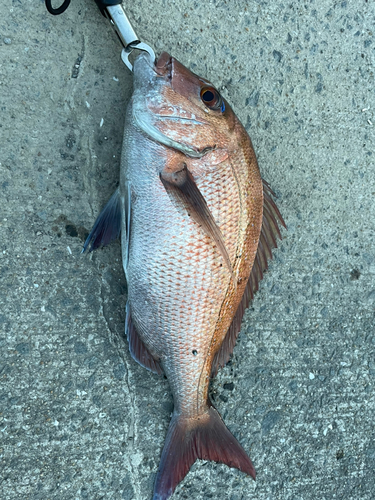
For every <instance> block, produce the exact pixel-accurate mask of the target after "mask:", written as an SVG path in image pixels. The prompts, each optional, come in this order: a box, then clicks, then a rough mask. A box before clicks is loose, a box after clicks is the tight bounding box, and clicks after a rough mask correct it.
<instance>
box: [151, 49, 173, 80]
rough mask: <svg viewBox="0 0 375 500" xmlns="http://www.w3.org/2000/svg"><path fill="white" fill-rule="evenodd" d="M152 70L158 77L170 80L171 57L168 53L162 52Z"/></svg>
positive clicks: (171, 69)
mask: <svg viewBox="0 0 375 500" xmlns="http://www.w3.org/2000/svg"><path fill="white" fill-rule="evenodd" d="M153 70H154V71H155V73H156V74H157V75H159V76H163V77H167V79H168V80H172V72H173V57H172V56H171V55H169V54H168V52H162V53H161V54H160V56H159V57H158V59H157V61H155V64H154V66H153Z"/></svg>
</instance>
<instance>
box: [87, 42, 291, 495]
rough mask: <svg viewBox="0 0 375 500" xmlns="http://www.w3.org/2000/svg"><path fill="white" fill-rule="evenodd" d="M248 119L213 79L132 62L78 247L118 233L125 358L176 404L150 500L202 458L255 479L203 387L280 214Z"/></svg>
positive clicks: (231, 333) (273, 241)
mask: <svg viewBox="0 0 375 500" xmlns="http://www.w3.org/2000/svg"><path fill="white" fill-rule="evenodd" d="M273 198H274V193H273V191H272V190H271V187H270V186H269V184H268V183H267V182H266V181H264V180H262V177H261V174H260V171H259V167H258V163H257V159H256V155H255V152H254V149H253V146H252V143H251V140H250V137H249V135H248V133H247V132H246V130H245V128H244V127H243V125H242V124H241V122H240V121H239V119H238V118H237V117H236V115H235V114H234V112H233V111H232V109H231V107H230V105H229V103H228V102H227V100H226V99H225V98H224V97H223V96H222V95H221V94H220V92H219V90H218V89H217V88H216V87H215V86H214V85H213V84H212V83H211V82H209V81H208V80H206V79H204V78H201V77H199V76H198V75H196V74H194V73H192V72H191V71H190V70H189V69H187V68H186V67H185V66H184V65H183V64H181V63H180V62H179V61H178V60H177V59H175V58H174V57H172V56H171V55H169V54H168V53H167V52H163V53H162V54H161V55H160V56H159V58H158V59H157V61H156V62H152V61H151V60H150V58H149V56H148V55H147V54H141V55H139V56H138V57H137V58H136V60H135V62H134V89H133V94H132V97H131V99H130V102H129V104H128V107H127V110H126V117H125V132H124V140H123V149H122V158H121V169H120V182H119V186H118V188H117V189H116V191H115V193H114V194H113V195H112V197H111V198H110V200H109V201H108V203H107V205H106V206H105V207H104V209H103V210H102V212H101V213H100V215H99V217H98V218H97V220H96V222H95V224H94V226H93V229H92V231H91V233H90V234H89V236H88V238H87V240H86V242H85V244H84V248H83V251H86V250H89V251H92V250H95V249H97V248H100V247H103V246H105V245H107V244H108V243H110V242H111V241H112V240H114V239H116V238H117V237H119V236H120V235H121V247H122V260H123V268H124V272H125V276H126V280H127V284H128V300H127V305H126V319H125V331H126V336H127V339H128V342H129V349H130V353H131V355H132V357H133V358H134V359H135V360H136V361H137V362H138V363H139V364H140V365H142V366H143V367H145V368H146V369H148V370H150V371H152V372H154V373H157V374H165V376H166V377H167V379H168V382H169V385H170V389H171V392H172V394H173V401H174V410H173V414H172V417H171V422H170V425H169V429H168V432H167V436H166V439H165V444H164V448H163V451H162V455H161V460H160V465H159V470H158V473H157V476H156V481H155V486H154V493H153V497H152V498H153V500H166V499H168V498H169V497H170V496H171V495H172V494H173V492H174V490H175V488H176V486H177V485H178V484H179V483H180V482H181V481H182V479H183V478H184V477H185V476H186V474H187V473H188V471H189V469H190V468H191V466H192V464H193V463H194V462H195V461H196V460H197V459H202V460H211V461H215V462H221V463H224V464H226V465H228V466H229V467H234V468H237V469H239V470H240V471H242V472H244V473H246V474H248V475H249V476H251V477H252V478H254V479H255V476H256V473H255V469H254V466H253V464H252V462H251V460H250V458H249V456H248V454H247V453H246V451H245V450H244V448H243V447H242V446H241V444H240V443H239V442H238V441H237V439H236V438H235V437H234V436H233V434H232V433H231V432H230V431H229V429H228V428H227V427H226V425H225V424H224V422H223V420H222V418H221V416H220V414H219V412H218V411H217V409H216V408H215V406H214V405H213V403H212V402H211V400H210V398H209V383H210V379H211V378H212V377H214V376H215V375H216V373H217V371H218V370H219V369H220V368H221V367H223V366H224V365H225V364H226V363H227V362H228V360H229V359H230V357H231V355H232V352H233V349H234V345H235V343H236V339H237V336H238V334H239V331H240V327H241V320H242V317H243V314H244V311H245V309H246V307H247V306H248V304H249V302H250V300H251V299H252V298H253V296H254V293H255V292H256V291H257V290H258V287H259V282H260V280H261V279H262V278H263V273H264V271H265V270H266V269H267V266H268V261H269V259H271V258H272V252H271V251H272V249H274V248H276V247H277V239H279V238H280V239H281V230H280V229H281V225H282V226H284V227H286V226H285V222H284V220H283V218H282V216H281V214H280V212H279V210H278V208H277V206H276V204H275V201H274V199H273Z"/></svg>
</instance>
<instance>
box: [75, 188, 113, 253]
mask: <svg viewBox="0 0 375 500" xmlns="http://www.w3.org/2000/svg"><path fill="white" fill-rule="evenodd" d="M120 232H121V205H120V194H119V189H118V188H117V189H116V191H115V192H114V193H113V195H112V196H111V198H110V200H109V201H108V203H107V204H106V206H105V207H104V208H103V210H102V211H101V212H100V214H99V216H98V218H97V219H96V221H95V224H94V226H93V228H92V229H91V232H90V234H89V235H88V237H87V239H86V241H85V244H84V246H83V249H82V252H81V253H84V252H85V251H86V250H87V249H88V250H89V252H92V251H93V250H96V249H97V248H100V247H105V246H106V245H108V243H110V242H111V241H112V240H115V239H117V238H118V237H119V235H120Z"/></svg>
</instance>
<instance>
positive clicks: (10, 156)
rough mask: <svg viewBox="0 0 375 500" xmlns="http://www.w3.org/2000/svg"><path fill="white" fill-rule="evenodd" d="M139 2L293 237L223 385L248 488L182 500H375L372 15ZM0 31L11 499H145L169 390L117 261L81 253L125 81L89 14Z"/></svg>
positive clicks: (139, 17) (217, 479)
mask: <svg viewBox="0 0 375 500" xmlns="http://www.w3.org/2000/svg"><path fill="white" fill-rule="evenodd" d="M128 4H129V5H128V7H127V12H128V15H129V17H130V18H131V19H132V21H133V22H134V25H135V26H136V28H137V31H138V33H139V34H140V36H141V38H142V39H143V40H144V41H146V42H149V43H150V44H152V45H153V46H154V47H155V49H156V51H157V52H160V51H161V50H163V49H166V50H168V51H170V52H171V53H173V54H174V55H175V56H176V57H177V58H178V59H180V60H181V62H183V63H184V64H186V65H187V66H189V67H190V68H192V69H193V70H194V71H195V72H197V73H199V74H201V75H202V76H205V77H207V78H209V79H211V80H212V81H213V82H214V83H215V84H216V85H218V86H219V88H221V89H222V91H223V93H224V95H225V96H226V97H227V98H228V100H229V101H230V102H231V103H232V105H233V108H234V109H235V110H236V112H237V114H238V116H239V117H240V119H241V120H242V121H243V123H244V124H245V125H246V127H247V129H248V131H249V133H250V135H251V137H252V140H253V143H254V146H255V149H256V151H257V154H258V158H259V163H260V167H261V170H262V173H263V176H264V178H265V179H267V180H268V181H269V182H270V183H271V184H272V186H273V188H274V189H275V190H276V192H277V194H278V196H279V200H278V204H279V207H280V210H281V211H282V213H283V215H284V217H285V220H286V222H287V224H288V229H289V230H288V232H287V233H284V234H285V238H284V240H283V242H282V244H281V245H280V248H279V250H278V251H276V253H275V258H274V261H273V263H272V265H271V267H270V270H269V272H268V273H267V274H266V277H265V279H264V280H263V282H262V284H261V290H260V292H259V293H258V294H257V296H256V299H255V300H254V302H253V304H252V306H251V308H250V309H249V310H248V311H247V313H246V315H245V319H244V322H243V327H242V331H241V334H240V337H239V341H238V344H237V346H236V348H235V351H234V356H233V359H232V361H231V362H230V364H229V365H228V366H227V367H226V368H225V369H223V370H222V371H221V372H220V373H219V375H218V377H217V378H216V379H215V380H214V382H213V384H212V397H213V398H214V400H215V404H216V405H217V407H218V409H219V410H220V412H221V414H222V415H223V418H224V419H225V421H226V423H227V425H228V426H229V428H230V429H231V430H232V432H233V433H234V434H235V435H236V436H237V437H238V439H239V440H240V442H241V443H242V444H243V445H244V447H245V448H246V449H247V450H248V451H249V454H250V456H251V457H252V459H253V461H254V464H255V466H256V469H257V471H258V478H257V482H256V483H254V482H253V481H252V480H251V479H250V478H248V477H246V476H245V475H243V474H241V473H240V472H238V471H236V470H234V469H229V468H227V467H226V466H224V465H217V464H214V463H204V462H199V463H196V464H195V465H194V466H193V468H192V470H191V472H190V473H189V474H188V476H187V477H186V479H185V480H184V481H183V482H182V483H181V484H180V485H179V487H178V489H177V490H176V493H175V494H174V497H173V498H175V499H207V498H215V499H230V500H241V499H243V500H247V499H257V500H273V499H280V500H311V499H314V500H315V499H319V500H331V499H343V500H344V499H345V500H352V499H356V500H357V499H364V500H372V499H373V498H375V478H374V466H375V441H374V434H375V433H374V410H375V398H374V383H375V356H374V351H375V332H374V319H375V314H374V308H375V248H374V243H375V241H374V224H375V223H374V221H375V210H374V196H375V180H374V158H375V156H374V153H375V152H374V127H375V113H374V109H375V95H374V88H375V87H374V62H375V57H374V56H375V52H374V51H375V40H374V22H375V5H374V3H373V2H371V1H365V0H348V1H333V0H320V1H319V0H315V1H314V0H311V1H310V0H309V1H306V2H282V1H281V0H274V1H259V0H248V1H242V0H233V1H230V2H229V1H220V0H216V1H213V2H205V3H204V2H195V1H190V0H179V1H178V2H175V1H173V2H166V1H165V0H154V1H150V2H141V1H140V2H135V3H134V4H131V3H130V2H128ZM0 14H1V16H0V138H1V139H0V200H1V205H0V206H1V208H0V346H1V356H0V431H1V432H0V457H1V458H0V463H1V478H0V498H1V499H3V500H15V499H30V500H31V499H33V500H37V499H43V500H47V499H59V500H65V499H66V500H71V499H72V500H76V499H77V500H78V499H93V500H94V499H95V500H96V499H106V500H107V499H125V500H133V499H134V500H147V499H149V498H151V492H152V485H153V481H154V477H155V473H156V470H157V467H158V463H159V457H160V452H161V448H162V446H163V442H164V437H165V433H166V429H167V426H168V422H169V414H170V411H171V408H172V400H171V395H170V392H169V388H168V384H167V382H166V380H165V379H163V378H158V377H157V376H154V375H152V374H150V373H148V372H146V371H145V370H143V369H142V368H141V367H139V366H138V365H137V364H136V363H135V362H134V361H133V360H132V359H131V358H130V356H129V353H128V350H127V345H126V342H125V341H124V338H123V330H124V327H123V323H124V305H125V301H126V282H125V279H124V276H123V273H122V267H121V262H120V245H119V243H115V244H113V245H111V246H110V247H108V248H106V249H104V250H102V251H98V252H97V253H96V254H95V255H93V256H92V258H88V257H81V256H80V250H81V247H82V243H83V240H84V237H85V234H86V233H87V232H88V230H89V229H90V227H91V225H92V223H93V222H94V219H95V217H96V215H97V214H98V212H99V210H100V208H101V207H102V206H103V205H104V204H105V202H106V200H107V199H108V198H109V196H110V195H111V193H112V191H113V190H114V187H115V185H116V182H117V181H118V170H119V158H120V152H121V140H122V133H123V130H122V129H123V121H124V111H125V106H126V102H127V100H128V98H129V96H130V92H131V75H130V74H129V73H128V71H127V69H126V68H125V67H124V66H123V64H122V63H121V61H120V50H119V44H118V41H117V39H116V37H115V35H114V34H113V32H112V31H111V29H110V26H109V24H108V22H106V20H105V19H104V18H102V17H101V15H100V14H99V11H98V10H97V8H96V5H95V4H94V2H93V1H90V0H73V1H72V4H71V6H70V7H69V9H68V10H67V12H66V13H65V14H64V15H63V16H59V17H55V18H54V17H52V16H50V15H49V14H48V13H47V12H46V10H45V8H44V2H42V1H41V0H39V1H35V0H13V1H12V2H10V1H9V2H7V1H5V0H1V2H0ZM102 119H103V123H102V126H100V123H101V120H102ZM373 123H374V125H373Z"/></svg>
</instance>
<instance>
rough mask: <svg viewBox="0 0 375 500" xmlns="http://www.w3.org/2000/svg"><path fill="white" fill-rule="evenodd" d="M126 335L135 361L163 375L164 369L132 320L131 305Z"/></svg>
mask: <svg viewBox="0 0 375 500" xmlns="http://www.w3.org/2000/svg"><path fill="white" fill-rule="evenodd" d="M125 333H126V336H127V338H128V342H129V351H130V354H131V355H132V357H133V359H135V361H137V363H139V364H140V365H141V366H143V367H144V368H147V370H150V371H152V372H154V373H157V374H158V375H161V374H162V373H163V369H162V367H161V365H160V363H159V361H158V360H156V359H155V358H154V357H153V356H152V354H151V353H150V351H149V350H148V349H147V347H146V346H145V345H144V343H143V342H142V340H141V339H140V337H139V334H138V332H137V330H136V328H135V326H134V323H133V321H132V319H131V315H130V310H129V303H127V304H126V318H125Z"/></svg>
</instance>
